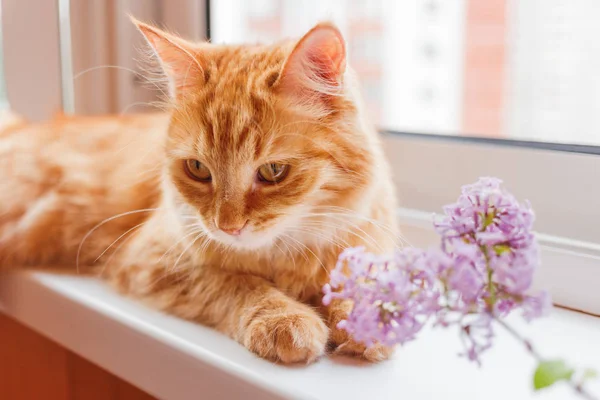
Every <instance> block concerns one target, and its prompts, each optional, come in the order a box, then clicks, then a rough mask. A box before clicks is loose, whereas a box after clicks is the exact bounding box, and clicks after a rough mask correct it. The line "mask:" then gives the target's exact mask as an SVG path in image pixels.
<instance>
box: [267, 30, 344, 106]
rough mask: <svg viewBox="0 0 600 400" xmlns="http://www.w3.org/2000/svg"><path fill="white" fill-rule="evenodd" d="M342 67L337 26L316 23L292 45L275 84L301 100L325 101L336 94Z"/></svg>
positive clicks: (341, 52) (342, 46)
mask: <svg viewBox="0 0 600 400" xmlns="http://www.w3.org/2000/svg"><path fill="white" fill-rule="evenodd" d="M345 70H346V46H345V44H344V38H343V37H342V34H341V33H340V31H339V30H338V28H337V27H336V26H335V25H333V24H331V23H320V24H318V25H316V26H315V27H314V28H312V29H311V30H310V31H309V32H308V33H307V34H306V35H304V37H302V39H300V41H299V42H298V43H297V44H296V46H295V47H294V50H292V52H291V54H290V55H289V56H288V58H287V60H286V61H285V63H284V67H283V70H282V72H281V75H280V77H279V82H278V85H279V86H280V88H281V90H282V91H283V92H285V93H286V94H291V95H293V96H295V97H297V98H303V99H304V100H305V101H318V100H321V101H326V99H327V97H329V96H336V95H339V94H340V92H341V90H342V85H343V78H344V72H345Z"/></svg>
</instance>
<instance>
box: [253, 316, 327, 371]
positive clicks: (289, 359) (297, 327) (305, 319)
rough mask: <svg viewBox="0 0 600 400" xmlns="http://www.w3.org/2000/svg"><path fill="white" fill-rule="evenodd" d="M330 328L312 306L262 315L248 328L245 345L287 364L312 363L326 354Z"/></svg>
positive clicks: (266, 356)
mask: <svg viewBox="0 0 600 400" xmlns="http://www.w3.org/2000/svg"><path fill="white" fill-rule="evenodd" d="M328 336H329V329H328V328H327V326H326V325H325V323H324V322H323V321H322V319H321V317H320V316H319V315H318V314H317V313H316V312H314V311H313V310H312V309H310V308H309V307H305V308H304V307H302V308H300V307H298V308H295V309H294V310H289V311H271V312H269V311H267V312H264V313H261V314H260V315H258V316H257V317H256V318H254V319H253V320H252V322H251V323H250V324H249V325H248V327H247V329H246V332H245V334H244V340H243V343H244V345H245V346H246V347H247V348H248V349H250V350H251V351H253V352H254V353H256V354H258V355H259V356H261V357H263V358H266V359H269V360H273V361H281V362H284V363H286V364H287V363H310V362H312V361H314V360H316V359H317V358H318V357H320V356H322V355H323V354H324V353H325V347H326V345H327V338H328Z"/></svg>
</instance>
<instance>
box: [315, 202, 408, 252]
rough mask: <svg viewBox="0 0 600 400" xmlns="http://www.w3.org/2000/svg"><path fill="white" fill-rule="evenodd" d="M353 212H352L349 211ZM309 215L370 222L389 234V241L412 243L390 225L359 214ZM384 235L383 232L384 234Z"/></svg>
mask: <svg viewBox="0 0 600 400" xmlns="http://www.w3.org/2000/svg"><path fill="white" fill-rule="evenodd" d="M326 207H329V206H319V208H326ZM331 207H333V208H336V207H335V206H331ZM338 209H342V210H348V209H344V208H342V207H339V208H338ZM348 211H351V210H348ZM307 215H312V216H335V217H336V218H337V219H339V218H342V219H343V218H344V217H347V218H355V219H360V220H363V221H365V222H369V223H371V224H372V225H374V226H375V227H377V228H379V229H380V230H381V231H385V232H387V234H388V236H387V237H388V239H394V240H393V242H394V243H395V242H396V240H395V239H399V240H400V241H401V242H404V243H406V244H408V245H410V243H409V242H408V240H407V239H406V238H405V237H404V236H403V235H401V234H400V233H398V232H395V231H393V230H392V229H391V228H390V227H389V226H388V225H386V224H384V223H382V222H381V221H377V220H375V219H373V218H369V217H366V216H364V215H361V214H358V213H356V212H350V213H339V212H334V213H308V214H307ZM382 233H383V232H382Z"/></svg>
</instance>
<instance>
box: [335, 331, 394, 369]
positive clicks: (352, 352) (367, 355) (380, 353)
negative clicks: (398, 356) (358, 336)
mask: <svg viewBox="0 0 600 400" xmlns="http://www.w3.org/2000/svg"><path fill="white" fill-rule="evenodd" d="M333 345H334V346H336V347H335V348H334V350H333V354H342V355H347V356H352V357H361V358H363V359H365V360H367V361H370V362H378V361H384V360H387V359H388V358H390V357H391V355H392V354H393V353H394V348H393V347H387V346H383V345H381V344H374V345H373V346H370V347H367V346H366V345H364V344H362V343H360V342H357V341H355V340H354V339H352V338H351V337H350V336H348V335H347V338H346V340H345V341H343V342H342V343H333Z"/></svg>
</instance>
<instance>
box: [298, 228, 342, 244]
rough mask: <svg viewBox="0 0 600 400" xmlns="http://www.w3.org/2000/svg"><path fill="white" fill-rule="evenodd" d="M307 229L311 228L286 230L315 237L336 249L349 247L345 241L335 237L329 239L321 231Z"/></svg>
mask: <svg viewBox="0 0 600 400" xmlns="http://www.w3.org/2000/svg"><path fill="white" fill-rule="evenodd" d="M309 228H311V227H307V226H300V227H298V228H288V229H289V230H291V231H293V232H296V233H306V234H308V235H312V236H316V237H317V238H319V239H322V240H324V241H326V242H328V243H330V244H331V245H333V246H336V247H341V248H344V247H350V244H349V243H348V242H346V241H345V240H343V239H341V238H339V237H337V238H336V237H335V236H331V237H330V236H328V235H327V234H326V233H325V232H324V231H323V230H319V229H309ZM336 239H337V240H336Z"/></svg>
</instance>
